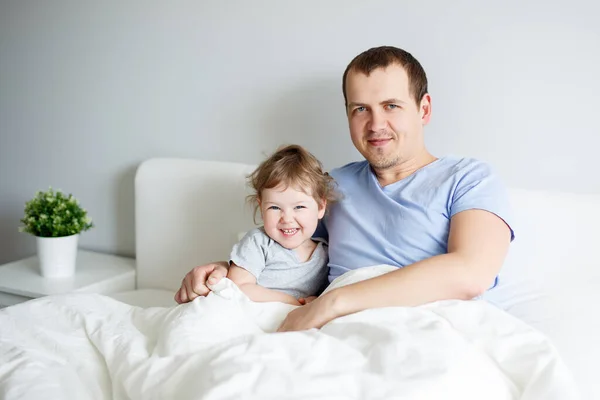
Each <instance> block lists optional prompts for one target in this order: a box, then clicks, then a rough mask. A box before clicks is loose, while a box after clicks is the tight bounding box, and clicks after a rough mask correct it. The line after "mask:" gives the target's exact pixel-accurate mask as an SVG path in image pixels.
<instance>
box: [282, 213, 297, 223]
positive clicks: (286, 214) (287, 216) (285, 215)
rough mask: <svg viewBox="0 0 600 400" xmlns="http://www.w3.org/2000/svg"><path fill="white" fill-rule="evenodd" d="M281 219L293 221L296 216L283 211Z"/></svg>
mask: <svg viewBox="0 0 600 400" xmlns="http://www.w3.org/2000/svg"><path fill="white" fill-rule="evenodd" d="M281 220H282V221H283V222H292V221H293V220H294V217H293V216H292V213H291V212H286V211H284V212H282V213H281Z"/></svg>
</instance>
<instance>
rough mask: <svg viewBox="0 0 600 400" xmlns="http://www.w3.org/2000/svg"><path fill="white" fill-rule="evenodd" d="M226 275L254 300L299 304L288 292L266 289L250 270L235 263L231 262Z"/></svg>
mask: <svg viewBox="0 0 600 400" xmlns="http://www.w3.org/2000/svg"><path fill="white" fill-rule="evenodd" d="M227 277H228V278H229V279H231V280H232V281H233V282H234V283H235V284H236V285H238V287H239V288H240V289H241V290H242V292H244V293H245V294H246V296H248V297H249V298H250V300H252V301H256V302H269V301H278V302H281V303H287V304H291V305H293V306H299V305H300V302H298V300H297V299H296V298H295V297H294V296H290V295H289V294H286V293H283V292H279V291H277V290H272V289H267V288H265V287H262V286H260V285H258V284H257V283H256V278H255V277H254V275H252V274H251V273H250V272H248V271H246V270H245V269H243V268H240V267H238V266H237V265H235V264H233V263H232V264H231V266H230V267H229V272H228V273H227Z"/></svg>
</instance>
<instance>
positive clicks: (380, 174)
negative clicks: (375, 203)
mask: <svg viewBox="0 0 600 400" xmlns="http://www.w3.org/2000/svg"><path fill="white" fill-rule="evenodd" d="M435 160H437V158H436V157H434V156H433V155H431V154H429V153H428V152H426V151H425V152H423V153H422V154H420V155H418V156H417V157H414V158H412V159H410V160H406V161H403V162H402V163H400V164H398V165H396V166H394V167H391V168H386V169H376V168H373V167H371V168H372V170H373V172H374V173H375V176H376V177H377V180H378V181H379V184H380V185H381V186H382V187H384V186H387V185H391V184H392V183H395V182H398V181H400V180H402V179H404V178H406V177H408V176H410V175H412V174H414V173H415V172H416V171H417V170H419V169H421V168H423V167H424V166H426V165H429V164H431V163H432V162H434V161H435Z"/></svg>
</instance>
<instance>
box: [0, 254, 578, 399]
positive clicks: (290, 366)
mask: <svg viewBox="0 0 600 400" xmlns="http://www.w3.org/2000/svg"><path fill="white" fill-rule="evenodd" d="M391 268H393V267H391ZM389 270H390V267H381V266H379V267H373V268H368V269H362V270H357V271H353V272H351V273H349V274H348V275H345V276H344V277H343V278H344V279H343V280H339V281H337V282H335V283H334V284H336V285H341V284H346V283H351V282H353V281H356V280H360V279H366V278H369V277H372V276H375V275H378V274H381V273H385V272H387V271H389ZM148 294H149V293H148ZM291 309H293V306H290V305H286V304H281V303H253V302H251V301H249V300H248V298H247V297H246V296H244V295H243V293H241V291H239V289H238V288H237V287H236V286H235V285H234V284H233V283H232V282H231V281H229V280H227V279H224V280H223V281H222V282H221V283H220V284H219V285H218V286H217V287H215V288H214V292H213V293H211V295H209V296H208V297H206V298H199V299H197V300H195V301H194V302H192V303H189V304H186V305H182V306H178V307H169V308H146V309H142V308H139V307H132V306H130V305H127V304H124V303H122V302H119V301H115V300H114V299H112V298H109V297H106V296H100V295H90V294H77V295H65V296H57V297H47V298H42V299H38V300H34V301H31V302H28V303H25V304H20V305H17V306H14V307H10V308H7V309H5V310H2V311H0V338H1V339H0V393H2V394H3V398H4V399H6V400H11V399H38V398H52V399H87V398H90V399H108V398H114V399H117V400H119V399H159V398H177V399H193V398H202V399H237V398H242V397H243V396H244V397H243V398H251V399H269V398H303V399H304V398H311V399H319V398H326V399H336V398H360V399H384V398H385V399H413V400H414V399H432V398H444V399H455V398H456V399H458V398H460V399H461V400H468V399H477V400H479V399H483V398H485V399H487V400H496V399H497V400H508V399H520V400H533V399H535V400H537V399H545V400H554V399H556V400H568V399H576V398H578V395H577V393H576V392H577V391H576V388H575V385H574V383H573V381H572V379H571V376H570V374H569V372H568V371H567V369H566V367H565V365H564V364H563V362H562V360H561V359H560V357H559V356H558V353H557V352H556V350H555V349H554V347H553V346H552V345H551V343H550V342H549V341H548V340H547V339H546V338H545V337H544V336H543V335H542V334H541V333H539V332H538V331H536V330H534V329H532V328H530V327H529V326H528V325H526V324H524V323H522V322H521V321H519V320H517V319H515V318H513V317H511V316H510V315H508V314H506V313H504V312H503V311H501V310H499V309H498V308H496V307H494V306H492V305H490V304H489V303H486V302H484V301H470V302H462V301H446V302H438V303H432V304H427V305H424V306H421V307H390V308H381V309H374V310H367V311H364V312H361V313H357V314H353V315H349V316H346V317H343V318H339V319H336V320H334V321H333V322H331V323H329V324H327V325H326V326H325V327H323V328H322V329H321V330H310V331H305V332H292V333H285V334H273V333H270V332H272V331H273V330H275V328H276V327H277V326H278V325H279V324H280V322H281V321H282V319H283V318H284V317H285V315H286V314H287V312H289V311H290V310H291ZM31 321H35V322H36V323H35V325H33V326H32V324H31Z"/></svg>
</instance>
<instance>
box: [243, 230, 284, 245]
mask: <svg viewBox="0 0 600 400" xmlns="http://www.w3.org/2000/svg"><path fill="white" fill-rule="evenodd" d="M238 244H239V245H242V246H244V245H254V246H259V247H265V248H268V247H271V246H273V244H277V242H275V241H274V240H273V239H271V238H270V237H269V235H267V233H266V232H265V229H264V227H262V226H261V227H259V228H254V229H250V230H249V231H248V232H246V233H245V234H244V236H243V237H242V239H241V240H240V241H239V243H238Z"/></svg>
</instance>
